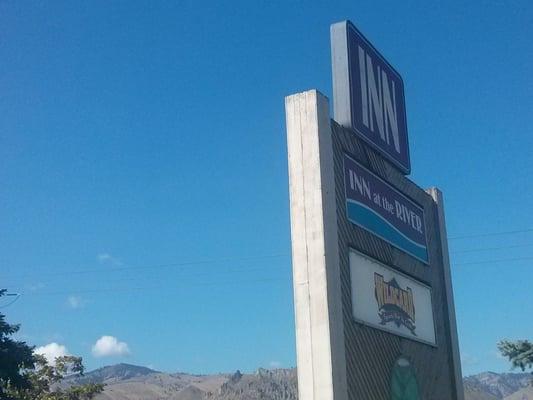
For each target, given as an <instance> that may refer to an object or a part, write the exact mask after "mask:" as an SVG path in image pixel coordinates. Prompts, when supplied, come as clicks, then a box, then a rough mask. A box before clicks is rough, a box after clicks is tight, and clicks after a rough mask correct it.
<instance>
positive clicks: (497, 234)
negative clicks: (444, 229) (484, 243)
mask: <svg viewBox="0 0 533 400" xmlns="http://www.w3.org/2000/svg"><path fill="white" fill-rule="evenodd" d="M528 232H533V228H529V229H521V230H516V231H504V232H491V233H478V234H474V235H464V236H450V237H448V239H449V240H458V239H470V238H478V237H488V236H502V235H515V234H517V233H528Z"/></svg>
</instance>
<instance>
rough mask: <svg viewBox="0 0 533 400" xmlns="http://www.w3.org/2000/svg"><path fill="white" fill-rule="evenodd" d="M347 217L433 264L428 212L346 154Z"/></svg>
mask: <svg viewBox="0 0 533 400" xmlns="http://www.w3.org/2000/svg"><path fill="white" fill-rule="evenodd" d="M344 185H345V188H346V214H347V216H348V219H349V220H350V222H352V223H354V224H356V225H359V226H360V227H362V228H364V229H366V230H367V231H369V232H371V233H373V234H374V235H376V236H379V237H380V238H382V239H383V240H385V241H387V242H389V243H390V244H392V245H393V246H395V247H397V248H399V249H400V250H402V251H404V252H406V253H408V254H410V255H411V256H413V257H415V258H417V259H419V260H420V261H422V262H424V263H426V264H429V257H428V251H427V240H426V224H425V220H424V210H423V209H422V208H421V207H420V206H418V205H417V204H415V203H414V202H413V201H411V200H409V199H408V198H407V197H405V196H404V195H403V194H401V193H400V192H399V191H397V190H396V189H394V188H393V187H392V186H391V185H389V184H388V183H386V182H385V181H383V180H382V179H381V178H379V177H378V176H377V175H375V174H373V173H372V172H370V171H369V170H367V169H366V168H364V167H363V166H361V165H360V164H359V163H357V162H356V161H355V160H353V159H352V158H350V157H349V156H347V155H346V154H345V155H344Z"/></svg>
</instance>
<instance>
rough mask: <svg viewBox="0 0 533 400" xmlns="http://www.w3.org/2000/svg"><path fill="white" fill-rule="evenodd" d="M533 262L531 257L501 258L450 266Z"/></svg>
mask: <svg viewBox="0 0 533 400" xmlns="http://www.w3.org/2000/svg"><path fill="white" fill-rule="evenodd" d="M528 260H533V257H517V258H502V259H500V260H484V261H472V262H466V263H457V264H456V263H452V266H463V265H476V264H496V263H499V262H509V261H528Z"/></svg>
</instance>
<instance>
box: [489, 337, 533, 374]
mask: <svg viewBox="0 0 533 400" xmlns="http://www.w3.org/2000/svg"><path fill="white" fill-rule="evenodd" d="M498 349H499V350H500V352H501V353H502V355H503V356H505V357H507V358H508V359H509V361H511V364H512V365H513V368H516V367H519V368H520V369H521V370H522V371H525V370H526V368H532V367H533V343H531V342H530V341H528V340H517V341H515V342H512V341H509V340H502V341H501V342H499V343H498Z"/></svg>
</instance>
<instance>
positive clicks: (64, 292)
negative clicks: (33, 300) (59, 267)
mask: <svg viewBox="0 0 533 400" xmlns="http://www.w3.org/2000/svg"><path fill="white" fill-rule="evenodd" d="M281 281H286V280H285V279H282V278H265V279H253V280H232V281H223V282H220V281H218V282H200V283H195V284H190V283H187V287H198V286H227V285H232V284H238V285H243V284H250V283H267V282H281ZM179 287H180V286H179V285H174V286H171V287H169V286H165V285H153V286H137V287H115V288H101V289H82V290H60V291H53V292H36V293H31V294H30V295H31V296H59V295H61V296H63V295H71V294H73V293H75V294H77V295H78V294H89V293H109V292H113V293H116V292H142V291H147V290H154V289H166V291H167V292H168V291H170V290H174V289H178V288H179ZM157 294H161V293H157Z"/></svg>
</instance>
